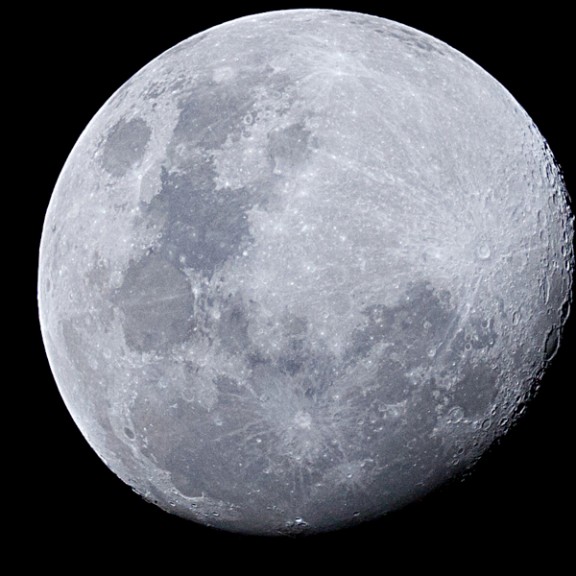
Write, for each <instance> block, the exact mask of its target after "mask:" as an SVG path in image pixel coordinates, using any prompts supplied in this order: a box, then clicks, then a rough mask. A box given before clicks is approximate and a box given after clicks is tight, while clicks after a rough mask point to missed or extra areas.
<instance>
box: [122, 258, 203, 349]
mask: <svg viewBox="0 0 576 576" xmlns="http://www.w3.org/2000/svg"><path fill="white" fill-rule="evenodd" d="M113 302H114V304H115V305H116V306H118V308H120V310H121V311H122V314H123V327H124V335H125V338H126V343H127V344H128V346H130V348H133V349H135V350H138V351H140V352H148V351H151V350H158V351H163V350H167V349H169V348H170V347H171V346H173V345H175V344H180V343H182V342H184V341H185V340H186V339H188V337H189V336H190V333H191V330H192V315H193V308H194V296H193V294H192V291H191V289H190V285H189V283H188V279H187V278H186V276H185V275H184V274H183V273H182V272H180V270H178V269H177V268H175V267H174V266H173V265H172V264H170V263H169V262H167V261H166V260H164V259H162V258H160V257H159V256H157V255H151V256H148V257H146V258H144V259H142V260H140V261H139V262H136V263H133V264H131V265H130V266H129V267H128V270H127V271H126V274H125V275H124V280H123V282H122V286H121V287H120V288H119V289H118V290H117V291H116V293H115V294H114V296H113Z"/></svg>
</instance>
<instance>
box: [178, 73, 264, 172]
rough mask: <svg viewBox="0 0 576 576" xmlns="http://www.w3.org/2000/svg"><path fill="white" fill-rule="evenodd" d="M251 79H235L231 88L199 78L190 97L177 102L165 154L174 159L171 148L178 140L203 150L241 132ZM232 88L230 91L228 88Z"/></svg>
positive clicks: (179, 142)
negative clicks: (172, 131) (243, 80)
mask: <svg viewBox="0 0 576 576" xmlns="http://www.w3.org/2000/svg"><path fill="white" fill-rule="evenodd" d="M253 80H254V79H253V78H251V77H249V78H247V79H246V81H245V82H242V81H236V82H235V83H234V85H233V86H232V87H231V86H230V85H228V84H227V85H226V87H224V86H222V85H219V84H217V83H215V82H213V81H212V80H208V79H206V78H204V79H202V80H201V81H200V82H199V84H198V89H197V90H196V91H195V92H194V94H193V96H192V97H190V98H188V99H186V100H184V101H182V102H181V104H180V108H181V110H180V116H179V118H178V123H177V125H176V127H175V129H174V136H173V139H172V143H171V145H170V147H169V150H168V156H169V158H170V159H171V160H173V161H174V160H175V158H174V152H175V147H177V146H178V145H180V144H182V143H188V144H192V145H196V146H197V145H200V146H202V148H204V149H212V150H214V149H216V148H220V147H221V146H222V145H223V144H224V143H225V142H226V140H227V139H228V137H233V136H234V134H236V138H237V139H239V138H240V135H241V133H242V127H243V118H244V116H245V115H246V114H247V113H248V112H250V110H251V109H252V106H253V104H254V102H253V99H252V98H251V97H247V94H250V92H251V90H252V87H253V85H254V81H253ZM232 88H234V90H233V89H232Z"/></svg>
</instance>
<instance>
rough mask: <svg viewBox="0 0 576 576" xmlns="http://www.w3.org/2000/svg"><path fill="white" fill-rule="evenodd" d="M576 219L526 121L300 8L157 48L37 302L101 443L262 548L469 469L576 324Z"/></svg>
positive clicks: (74, 168) (100, 143) (439, 64)
mask: <svg viewBox="0 0 576 576" xmlns="http://www.w3.org/2000/svg"><path fill="white" fill-rule="evenodd" d="M572 238H573V218H572V216H571V214H570V212H569V208H568V203H567V195H566V190H565V188H564V184H563V181H562V178H561V176H560V174H559V170H558V168H557V166H556V164H555V162H554V159H553V157H552V154H551V152H550V150H549V148H548V146H547V144H546V143H545V141H544V140H543V138H542V136H541V135H540V133H539V132H538V130H537V128H536V127H535V126H534V124H533V123H532V121H531V120H530V118H529V117H528V116H527V114H526V113H525V112H524V110H523V109H522V108H521V107H520V106H519V105H518V104H517V103H516V101H515V100H514V99H513V98H512V96H511V95H510V94H509V93H508V92H507V91H506V90H505V89H504V88H503V87H502V86H501V85H500V84H499V83H498V82H497V81H496V80H494V79H493V78H492V77H491V76H489V75H488V74H487V73H486V72H484V71H483V70H482V69H481V68H479V67H478V66H477V65H476V64H474V63H473V62H472V61H471V60H469V59H468V58H466V57H465V56H463V55H462V54H460V53H459V52H457V51H455V50H454V49H452V48H450V47H449V46H447V45H446V44H444V43H443V42H440V41H438V40H436V39H434V38H432V37H430V36H428V35H425V34H423V33H421V32H418V31H416V30H414V29H411V28H408V27H406V26H403V25H400V24H397V23H394V22H391V21H388V20H384V19H382V18H377V17H374V16H368V15H362V14H357V13H351V12H338V11H329V10H295V11H283V12H270V13H265V14H259V15H255V16H249V17H245V18H241V19H239V20H235V21H232V22H229V23H226V24H223V25H221V26H217V27H215V28H212V29H210V30H207V31H206V32H203V33H200V34H198V35H196V36H193V37H192V38H190V39H188V40H185V41H184V42H182V43H180V44H178V45H177V46H175V47H174V48H172V49H170V50H168V51H167V52H165V53H164V54H162V55H161V56H159V57H158V58H156V59H155V60H153V61H152V62H151V63H149V64H148V65H147V66H145V67H144V68H143V69H142V70H141V71H140V72H138V73H137V74H136V75H135V76H134V77H133V78H131V79H130V80H129V81H128V82H127V83H126V84H124V85H123V86H122V87H121V88H120V89H119V90H118V91H117V92H116V93H115V94H114V95H113V96H112V97H111V98H110V99H109V100H108V101H107V102H106V103H105V104H104V106H103V107H102V108H101V109H100V111H99V112H98V113H97V114H96V116H95V117H94V118H93V120H92V121H91V122H90V124H89V125H88V127H87V128H86V130H85V131H84V132H83V134H82V136H81V137H80V139H79V140H78V142H77V144H76V146H75V147H74V149H73V151H72V153H71V154H70V156H69V158H68V160H67V162H66V164H65V166H64V168H63V170H62V173H61V175H60V178H59V180H58V183H57V185H56V188H55V190H54V193H53V196H52V199H51V202H50V206H49V208H48V212H47V215H46V220H45V225H44V230H43V235H42V243H41V250H40V262H39V284H38V297H39V310H40V319H41V326H42V333H43V338H44V342H45V346H46V350H47V354H48V357H49V360H50V365H51V367H52V370H53V373H54V376H55V379H56V381H57V384H58V387H59V389H60V392H61V394H62V396H63V398H64V401H65V403H66V405H67V407H68V409H69V410H70V412H71V414H72V416H73V418H74V420H75V421H76V423H77V425H78V426H79V428H80V430H81V431H82V433H83V435H84V436H85V437H86V439H87V440H88V442H89V443H90V445H91V446H92V447H93V449H94V450H95V451H96V452H97V453H98V455H99V456H100V457H101V458H102V459H103V460H104V461H105V462H106V464H107V465H108V466H109V468H111V470H113V471H114V472H115V473H116V474H117V475H118V476H119V477H120V478H121V479H122V480H123V481H125V482H126V483H127V484H129V485H130V486H132V487H133V488H134V489H135V490H136V491H137V492H139V493H140V494H142V495H143V496H144V497H145V498H146V499H148V500H150V501H153V502H155V503H157V504H158V505H159V506H160V507H162V508H163V509H165V510H168V511H170V512H173V513H175V514H178V515H180V516H183V517H185V518H188V519H191V520H194V521H197V522H200V523H203V524H206V525H210V526H215V527H219V528H223V529H227V530H232V531H238V532H245V533H253V534H298V533H301V532H318V531H326V530H332V529H336V528H341V527H344V526H349V525H351V524H355V523H358V522H361V521H364V520H368V519H372V518H375V517H378V516H381V515H383V514H385V513H387V512H389V511H392V510H395V509H398V508H399V507H401V506H403V505H404V504H407V503H410V502H413V501H414V500H415V499H417V498H419V497H420V496H422V495H424V494H426V493H428V492H430V491H431V490H433V489H434V488H435V487H437V486H439V485H441V484H443V483H444V482H446V481H447V480H449V479H451V478H453V477H455V476H456V475H458V474H460V473H462V472H464V471H465V470H467V469H468V468H469V467H470V466H471V465H473V464H474V462H476V461H477V459H478V458H479V457H480V456H481V455H482V454H483V453H484V452H485V451H486V449H487V448H488V447H489V446H490V445H491V444H492V443H493V442H494V440H495V439H496V438H498V437H500V436H501V435H503V434H504V433H505V432H506V431H507V430H508V429H509V427H510V425H511V424H512V423H513V422H514V421H515V420H516V419H517V418H518V417H519V415H520V413H521V412H522V410H523V406H524V405H525V402H526V401H527V400H528V399H529V398H530V397H531V395H532V394H533V392H534V390H535V388H536V387H537V385H538V382H539V380H540V379H541V377H542V375H543V373H544V371H545V369H546V366H547V364H548V362H549V361H550V360H551V359H552V358H553V357H554V355H555V353H556V350H557V348H558V346H559V343H560V340H561V333H562V326H563V325H564V323H565V321H566V318H567V316H568V313H569V306H570V301H569V300H570V295H571V287H572V273H573V272H572V271H573V264H574V253H573V247H572Z"/></svg>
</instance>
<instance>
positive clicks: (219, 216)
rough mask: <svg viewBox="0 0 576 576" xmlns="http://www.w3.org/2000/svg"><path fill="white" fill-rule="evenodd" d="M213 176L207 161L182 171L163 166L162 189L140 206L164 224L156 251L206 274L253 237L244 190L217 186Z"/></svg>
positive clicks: (247, 200) (239, 249)
mask: <svg viewBox="0 0 576 576" xmlns="http://www.w3.org/2000/svg"><path fill="white" fill-rule="evenodd" d="M213 177H214V172H213V169H212V165H211V163H210V162H209V161H204V162H199V163H198V164H195V165H191V166H189V168H188V171H187V172H184V173H180V172H178V173H170V172H167V171H166V170H164V171H163V172H162V177H161V180H162V189H161V191H160V193H159V194H157V195H156V196H154V198H153V199H152V201H151V203H150V205H149V206H145V207H144V209H145V211H146V212H147V214H148V218H149V219H151V220H153V221H159V222H162V223H163V228H162V231H163V240H162V242H161V244H160V247H159V248H158V249H157V252H158V253H159V254H161V255H162V256H163V257H164V258H165V259H166V260H169V261H172V262H183V263H184V265H185V266H187V267H191V268H193V269H194V270H196V271H198V272H200V273H202V274H203V275H204V276H206V277H208V278H210V277H211V276H212V274H213V273H214V271H215V270H216V268H218V267H219V266H220V265H222V264H223V263H224V262H226V261H227V260H228V259H229V258H231V257H232V256H234V255H237V254H239V253H241V252H242V250H243V249H244V248H245V247H246V246H247V245H248V244H249V243H250V241H251V236H250V233H249V223H248V218H247V214H246V213H247V211H248V210H249V209H250V207H251V206H252V201H251V199H250V196H249V194H248V192H247V191H245V190H244V189H240V190H228V189H225V190H215V188H214V183H213ZM182 258H183V259H184V260H181V259H182Z"/></svg>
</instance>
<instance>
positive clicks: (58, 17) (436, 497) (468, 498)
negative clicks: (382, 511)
mask: <svg viewBox="0 0 576 576" xmlns="http://www.w3.org/2000/svg"><path fill="white" fill-rule="evenodd" d="M433 4H434V8H431V7H430V6H428V7H427V8H424V9H422V8H416V7H415V6H412V5H410V3H409V2H406V3H404V4H403V5H402V7H400V5H398V4H397V3H387V2H382V3H378V4H369V3H365V2H354V3H352V2H331V3H326V2H315V3H314V5H313V6H314V7H327V8H328V7H329V8H340V9H348V10H355V11H359V12H366V13H371V14H376V15H379V16H383V17H386V18H389V19H392V20H397V21H399V22H402V23H404V24H407V25H409V26H412V27H414V28H417V29H420V30H422V31H424V32H427V33H429V34H431V35H433V36H435V37H437V38H439V39H440V40H443V41H445V42H447V43H448V44H449V45H451V46H452V47H454V48H456V49H458V50H460V51H461V52H463V53H464V54H466V55H467V56H469V57H470V58H472V59H473V60H475V61H476V62H477V63H478V64H480V65H481V66H482V67H483V68H484V69H486V70H487V71H488V72H489V73H490V74H492V75H493V76H494V77H495V78H496V79H497V80H499V81H500V82H501V83H502V84H503V85H504V86H505V87H506V88H507V89H508V90H509V91H510V92H511V93H512V94H513V95H514V97H515V98H516V99H517V100H518V101H519V103H520V104H521V105H522V106H523V107H524V108H525V109H526V111H527V112H528V114H529V115H530V116H531V117H532V119H533V120H534V121H535V123H536V124H537V126H538V127H539V128H540V130H541V132H542V133H543V134H544V136H545V138H546V139H547V140H548V142H549V144H550V147H551V148H552V150H553V152H554V154H555V156H556V158H557V160H558V161H559V163H560V165H561V166H562V167H563V169H564V172H565V177H566V181H567V184H568V187H569V189H572V190H574V189H576V174H575V164H574V159H573V152H574V146H570V147H569V137H572V131H573V128H574V127H573V117H572V114H571V108H572V106H570V111H569V105H572V104H573V102H574V96H573V92H571V90H572V89H571V86H570V81H571V79H572V77H573V72H574V69H573V58H572V56H571V53H570V50H571V49H572V46H571V43H570V39H569V34H570V33H571V30H569V17H568V13H567V9H558V8H557V7H558V6H560V3H556V6H555V5H554V3H548V4H546V6H545V8H546V11H544V12H543V11H541V10H540V11H523V12H519V13H517V14H510V13H508V12H502V11H501V10H500V9H499V8H498V6H497V5H495V6H492V7H490V6H487V5H486V4H482V5H479V4H475V3H458V5H457V6H458V7H457V8H448V7H442V6H438V5H436V3H433ZM306 6H307V5H305V4H302V5H296V4H295V3H282V2H268V3H260V4H257V3H246V2H244V3H242V5H241V7H238V8H233V9H229V8H226V7H219V8H218V9H216V8H210V7H202V10H203V11H204V12H203V13H195V12H194V8H193V4H192V3H187V4H184V3H182V4H176V3H172V2H164V3H160V4H158V5H155V6H153V7H151V8H144V4H142V5H141V7H139V8H137V7H135V8H134V11H133V12H132V13H129V12H128V11H126V12H125V13H121V14H119V13H118V10H117V8H118V7H117V6H115V5H109V6H106V5H104V4H98V5H94V6H91V7H89V8H85V7H84V8H83V9H82V11H81V12H80V11H79V12H78V13H74V12H73V11H69V10H64V9H61V10H60V11H58V10H56V9H54V8H53V7H50V8H49V9H44V10H43V11H42V12H38V11H35V13H34V22H35V23H34V24H33V25H32V24H29V23H28V22H29V20H26V19H24V20H23V21H22V22H15V23H14V25H15V26H16V25H18V26H20V28H19V30H20V38H21V39H22V41H21V43H20V45H21V46H23V45H27V46H30V45H32V47H33V48H34V47H35V48H37V49H36V50H33V52H35V56H34V58H30V57H28V56H27V55H26V54H25V53H23V52H21V50H20V49H19V48H18V46H15V47H14V49H13V50H11V51H10V55H11V61H13V62H16V63H17V67H16V68H17V78H18V80H17V82H15V84H16V86H17V88H16V100H17V105H18V106H17V107H19V108H20V109H22V114H21V116H22V117H23V118H25V119H26V121H25V123H24V126H25V127H26V128H25V131H24V133H23V134H22V131H21V130H19V132H20V134H19V135H20V136H24V143H23V144H22V145H21V146H20V150H22V151H23V153H22V154H19V156H21V157H24V159H25V161H26V162H25V168H24V169H23V172H21V173H22V174H23V178H22V181H21V183H20V185H18V186H17V187H16V190H17V191H18V192H19V193H20V192H21V193H22V194H21V196H20V197H21V198H22V199H23V200H24V203H25V206H23V207H22V209H21V213H22V214H26V218H25V225H24V232H23V236H24V237H25V238H26V241H27V242H26V243H25V245H26V248H27V249H29V252H27V253H26V254H25V257H24V260H25V269H26V271H25V274H27V276H26V281H25V284H24V285H21V287H22V286H25V289H24V290H20V292H21V293H25V297H26V304H25V314H26V324H25V327H24V330H22V319H21V317H20V318H19V320H18V333H19V334H25V338H24V339H23V344H22V346H23V347H24V349H25V354H26V357H25V359H24V360H23V361H22V362H23V365H24V367H25V369H24V372H23V374H24V377H21V378H17V379H14V378H11V381H12V382H13V386H14V387H15V388H16V389H17V393H18V394H20V393H22V395H21V396H20V397H19V400H18V401H17V402H16V403H15V408H14V414H13V415H14V417H16V418H17V419H18V421H21V419H22V415H23V414H24V412H25V413H26V415H27V416H26V426H23V427H22V428H23V429H24V430H23V433H22V434H11V435H10V442H9V445H10V448H15V450H16V455H15V462H16V463H17V464H16V466H11V467H10V468H11V470H16V471H17V472H15V473H11V474H9V476H10V479H11V480H12V481H13V482H14V487H13V488H11V493H10V497H9V500H10V502H9V504H10V505H14V506H16V508H17V510H18V516H19V518H20V521H19V522H18V524H17V525H15V528H14V530H12V532H11V534H12V537H13V538H14V539H15V540H16V541H17V542H20V543H27V545H28V547H29V549H30V551H31V553H32V551H37V552H40V551H42V555H43V557H44V558H45V559H49V558H50V559H52V560H56V561H62V562H64V560H65V559H66V558H68V557H69V554H70V553H71V551H72V550H76V551H78V550H80V549H81V550H82V551H83V553H84V554H86V556H85V558H90V559H91V558H93V559H97V558H103V559H106V558H108V557H109V556H110V554H111V551H112V550H116V551H120V553H121V555H123V556H124V557H125V558H126V559H128V560H129V561H131V562H132V561H136V560H138V559H140V560H142V559H144V560H147V559H148V558H152V557H157V558H160V559H164V560H165V561H167V562H168V561H170V560H178V559H181V560H182V561H183V562H185V563H187V564H188V565H189V566H190V568H192V566H193V565H195V564H196V562H201V561H203V559H205V558H206V559H210V560H209V561H210V566H211V569H214V570H217V571H219V570H220V569H222V568H232V567H238V569H240V568H242V567H244V566H246V564H245V563H246V562H249V563H252V564H253V565H254V566H257V565H258V564H262V565H263V566H269V569H270V570H275V569H276V568H275V567H284V566H288V564H289V563H292V569H293V570H296V569H298V570H299V568H298V563H299V562H300V563H301V564H300V567H301V568H302V569H304V568H305V567H306V566H308V565H309V564H305V563H304V562H308V561H309V560H310V559H315V560H317V561H319V562H322V563H323V564H324V565H325V566H328V565H332V564H333V565H336V566H339V565H341V566H344V565H345V563H346V562H352V563H353V564H354V565H355V566H356V570H362V569H363V567H366V566H370V565H373V567H374V568H375V569H378V570H382V571H384V570H386V571H389V570H390V569H391V567H392V566H396V565H398V562H400V563H401V565H402V566H403V567H404V568H406V569H407V568H409V567H410V566H412V565H413V563H414V562H418V563H421V562H424V563H426V564H427V565H428V566H430V568H432V567H436V566H441V565H444V566H446V567H447V568H452V569H455V570H458V571H462V572H463V571H467V570H469V569H470V568H476V567H479V565H480V564H483V563H493V564H492V567H494V568H496V567H497V566H499V565H500V560H497V559H499V558H500V557H504V558H505V559H506V560H507V561H509V562H512V563H513V564H512V565H515V566H516V568H518V567H520V566H524V565H531V564H532V562H535V561H540V562H542V561H543V562H546V564H548V565H549V568H550V569H552V564H554V563H555V562H558V561H562V560H568V559H570V554H569V546H570V539H569V530H570V521H571V517H572V515H573V513H574V509H573V485H574V482H573V477H572V475H571V474H572V473H571V472H570V467H571V466H572V465H573V462H572V460H573V456H574V451H573V447H572V441H573V439H574V435H573V431H572V426H571V419H572V418H573V416H572V412H573V407H572V405H571V401H572V398H573V394H572V391H571V388H573V380H574V375H573V374H574V362H573V359H572V355H573V353H574V350H575V348H574V342H575V338H574V324H575V322H574V318H572V321H571V322H570V323H569V325H568V329H567V334H566V340H565V342H564V347H563V349H562V350H561V353H560V354H559V356H558V357H557V361H556V363H555V365H554V366H553V369H552V371H551V372H550V374H549V377H548V378H547V380H546V381H545V382H544V386H543V387H542V390H541V393H540V395H539V397H538V398H537V401H536V402H535V403H534V404H533V406H532V408H531V410H530V412H529V413H528V416H527V417H526V418H525V420H524V421H522V422H521V423H520V425H519V426H518V427H517V428H516V429H515V430H514V431H513V432H512V433H511V434H510V435H509V437H507V438H506V439H505V440H504V441H503V442H502V444H501V445H500V446H499V447H498V448H497V449H496V450H494V451H493V452H492V453H491V454H489V455H488V456H487V457H486V458H485V459H484V461H483V462H482V463H481V464H480V466H479V467H478V469H477V470H476V474H475V475H474V476H472V477H471V478H469V479H468V480H467V481H466V482H463V483H459V484H457V485H454V486H450V487H448V488H446V489H444V490H441V491H440V492H438V493H436V494H433V495H432V496H431V497H430V498H428V499H427V500H425V501H423V502H421V503H419V504H417V505H414V506H413V507H411V508H409V509H406V510H404V511H401V512H399V513H396V514H393V515H390V516H389V517H387V518H384V519H383V520H381V521H378V522H374V523H371V524H369V525H366V526H363V527H360V528H355V529H351V530H345V531H341V532H338V533H333V534H327V535H321V536H315V537H309V538H304V539H268V538H255V537H246V536H240V535H234V534H227V533H223V532H219V531H215V530H212V529H208V528H205V527H203V526H199V525H195V524H193V523H190V522H186V521H183V520H180V519H179V518H177V517H173V516H171V515H169V514H167V513H165V512H163V511H161V510H159V509H157V508H156V507H155V506H153V505H151V504H147V503H145V502H144V501H143V500H142V499H141V498H140V497H139V496H137V495H136V494H134V493H133V492H132V491H131V489H130V488H129V487H127V486H126V485H124V484H123V483H122V482H121V481H120V480H118V479H117V478H116V477H115V476H114V474H112V473H111V472H110V471H109V470H108V469H107V468H106V467H105V465H104V464H103V463H102V462H101V461H100V460H99V459H98V457H97V456H96V455H95V454H94V453H93V452H92V450H91V449H90V448H89V447H88V445H87V443H86V442H85V440H84V439H83V437H82V436H81V434H80V432H79V431H78V429H77V428H76V426H75V424H74V423H73V421H72V420H71V418H70V416H69V415H68V413H67V410H66V408H65V407H64V405H63V403H62V401H61V399H60V396H59V393H58V390H57V388H56V385H55V383H54V380H53V378H52V375H51V373H50V369H49V366H48V362H47V360H46V357H45V355H44V351H43V346H42V342H41V337H40V333H39V326H38V320H37V308H36V286H35V283H36V271H37V253H38V245H39V241H40V233H41V227H42V221H43V217H44V213H45V210H46V207H47V205H48V201H49V198H50V194H51V192H52V189H53V187H54V184H55V182H56V179H57V177H58V174H59V171H60V169H61V168H62V165H63V163H64V161H65V160H66V157H67V155H68V154H69V152H70V150H71V148H72V146H73V145H74V143H75V141H76V140H77V138H78V136H79V135H80V133H81V131H82V130H83V128H84V127H85V126H86V124H87V123H88V121H89V120H90V119H91V117H92V116H93V115H94V114H95V113H96V111H97V110H98V109H99V108H100V106H101V105H102V104H103V103H104V102H105V100H106V99H107V98H108V97H109V96H110V95H111V94H112V92H113V91H115V90H116V89H117V88H118V87H120V86H121V84H122V83H123V82H125V81H126V80H127V79H128V78H129V77H130V76H131V75H133V74H134V73H135V72H137V71H138V70H139V69H140V68H141V67H142V66H143V65H145V64H146V63H147V62H149V61H150V60H151V59H152V58H153V57H155V56H157V55H158V54H160V53H161V52H163V51H164V50H166V49H168V48H170V47H171V46H173V45H174V44H176V43H177V42H179V41H181V40H184V39H185V38H187V37H188V36H191V35H192V34H194V33H196V32H198V31H201V30H203V29H205V28H207V27H210V26H212V25H216V24H219V23H221V22H223V21H226V20H230V19H232V18H235V17H239V16H243V15H246V14H250V13H257V12H261V11H266V10H273V9H281V8H295V7H306ZM308 6H309V5H308ZM183 7H185V8H186V10H185V11H183ZM198 9H200V8H198ZM20 75H22V78H20ZM570 142H571V140H570ZM30 179H32V180H33V187H32V188H29V186H30ZM24 188H25V190H23V189H24ZM30 192H32V194H30ZM30 214H32V216H31V217H30ZM19 259H20V262H21V259H22V255H21V253H19ZM20 265H21V264H20ZM30 348H31V349H32V358H31V359H30V358H29V350H30ZM8 361H11V359H8ZM15 380H17V382H16V381H15ZM571 381H572V382H571ZM29 406H31V409H30V408H29ZM25 407H26V408H25ZM565 522H566V523H567V525H565V524H564V523H565ZM49 542H57V544H51V545H48V543H49ZM216 549H217V550H218V551H217V552H215V551H214V550H216ZM271 555H273V556H274V557H275V559H274V560H273V562H274V564H272V563H268V564H267V563H266V562H269V560H268V559H269V558H271ZM192 560H193V561H192ZM265 560H266V562H265ZM88 565H89V564H88ZM374 568H372V569H374ZM299 571H300V570H299ZM304 571H305V570H304ZM395 571H396V570H395Z"/></svg>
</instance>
